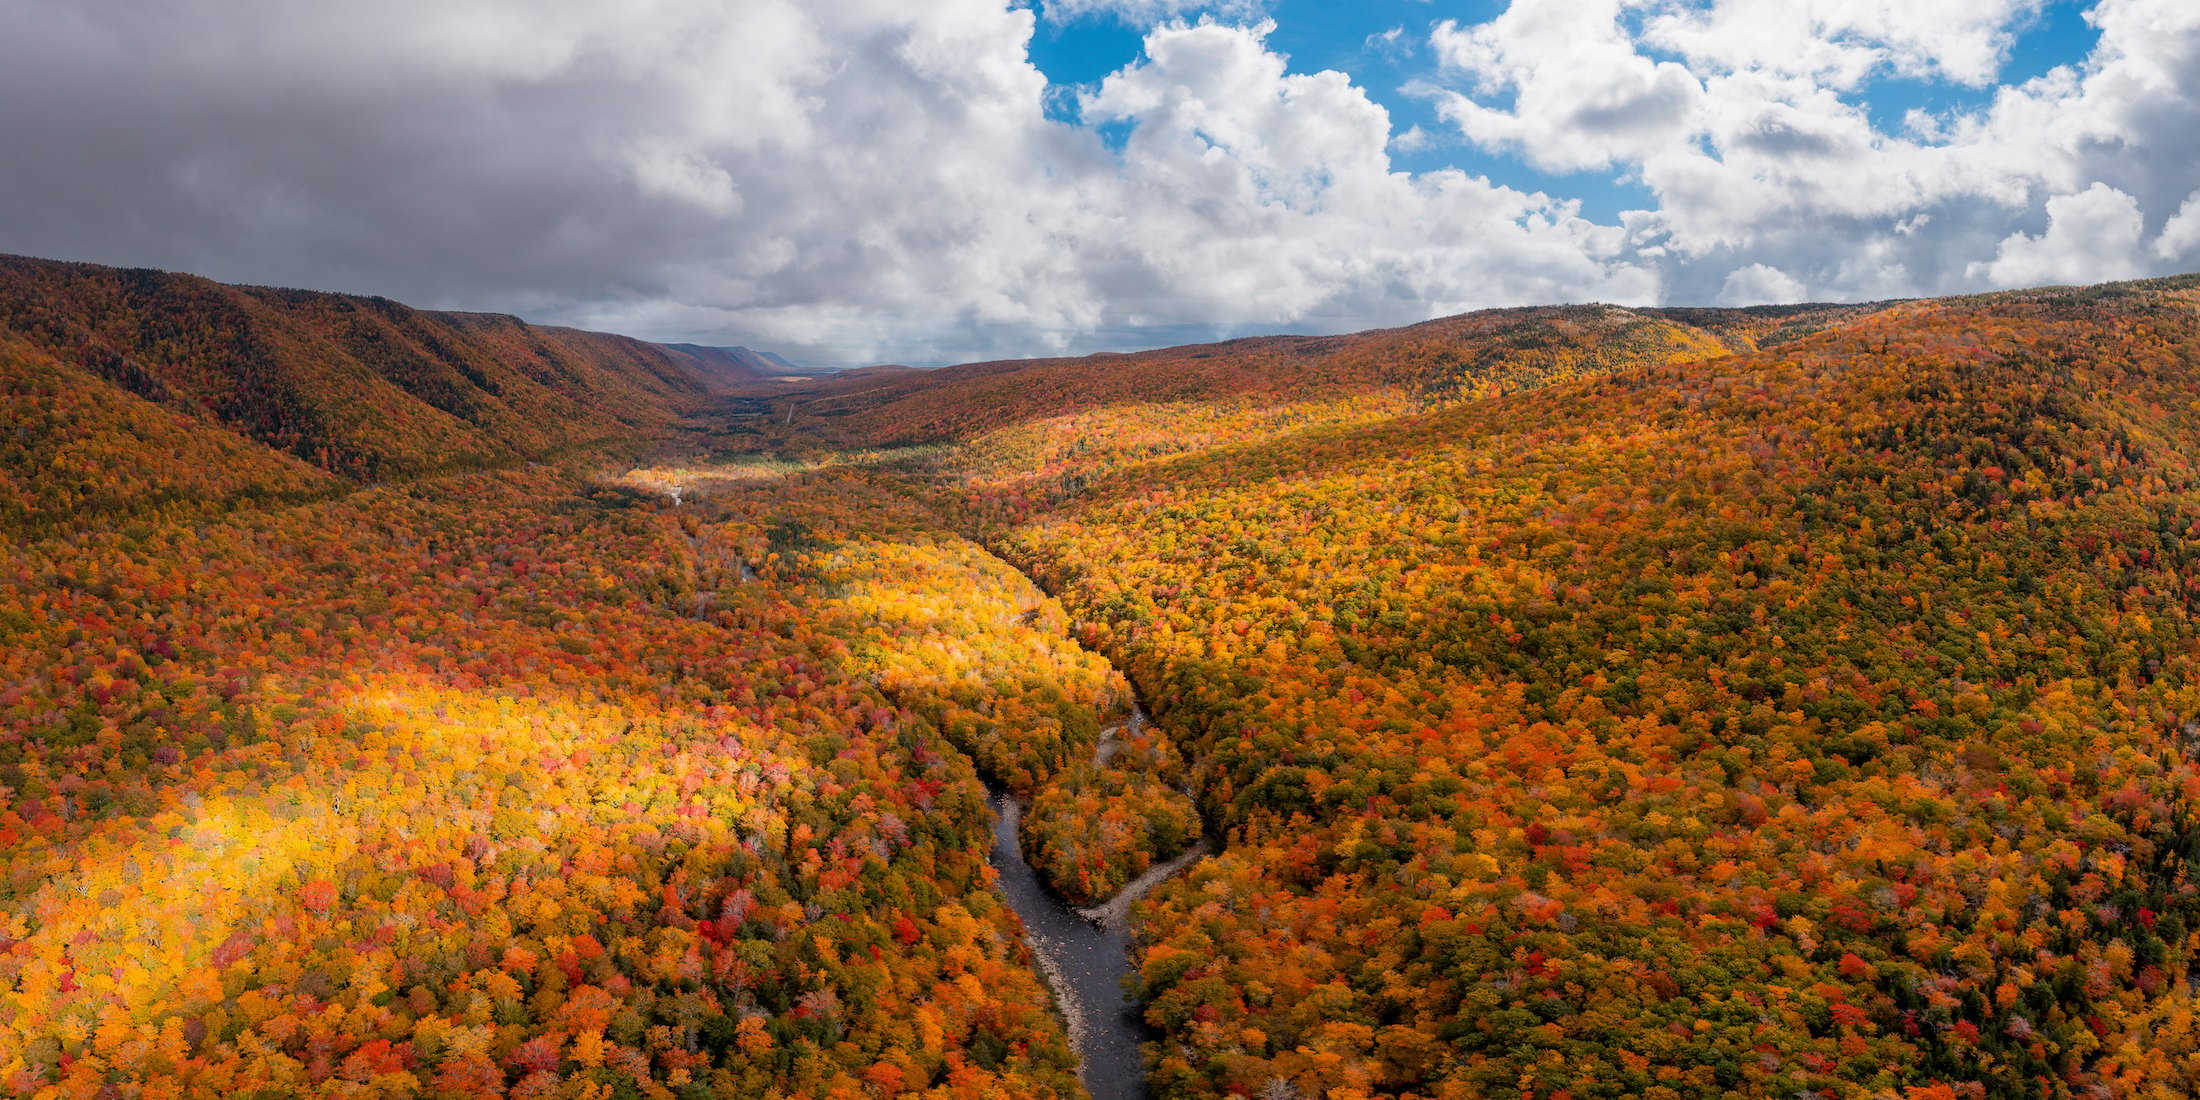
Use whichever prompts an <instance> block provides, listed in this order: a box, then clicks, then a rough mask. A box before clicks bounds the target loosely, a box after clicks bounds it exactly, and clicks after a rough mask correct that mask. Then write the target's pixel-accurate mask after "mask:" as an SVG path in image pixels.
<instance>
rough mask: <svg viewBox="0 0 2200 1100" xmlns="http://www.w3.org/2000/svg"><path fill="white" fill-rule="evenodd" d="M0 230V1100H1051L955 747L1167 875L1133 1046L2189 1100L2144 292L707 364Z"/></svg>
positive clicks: (1564, 314)
mask: <svg viewBox="0 0 2200 1100" xmlns="http://www.w3.org/2000/svg"><path fill="white" fill-rule="evenodd" d="M0 272H4V273H5V274H6V277H7V278H8V279H10V280H13V281H12V282H10V283H9V284H8V287H9V288H10V289H8V290H7V293H6V294H5V295H4V296H0V303H5V304H4V305H0V311H4V312H0V316H4V317H5V318H7V320H6V323H5V325H4V326H0V367H4V369H5V370H6V371H7V374H6V378H7V389H6V390H5V401H6V405H5V408H6V411H7V413H8V414H9V423H10V424H12V425H13V426H14V427H13V439H14V442H15V446H14V447H12V448H11V449H10V450H9V451H8V452H7V453H8V459H7V465H6V470H7V476H8V478H9V479H10V480H9V481H8V482H7V490H8V492H7V495H6V496H5V497H4V498H0V502H4V504H5V506H6V507H8V508H10V509H12V511H10V512H8V513H7V515H8V517H9V520H8V522H9V523H10V525H11V533H10V537H9V538H8V539H6V540H0V552H4V554H5V558H4V559H0V789H4V794H0V1080H4V1081H5V1083H6V1087H7V1088H9V1089H10V1090H12V1091H16V1092H21V1093H26V1094H32V1095H54V1096H60V1095H70V1094H81V1095H99V1094H101V1092H102V1090H108V1089H113V1090H117V1091H122V1090H125V1089H126V1088H134V1087H137V1086H138V1085H139V1084H141V1083H142V1084H146V1085H147V1086H148V1092H150V1091H151V1090H150V1086H151V1084H152V1083H155V1082H158V1083H160V1084H161V1085H162V1086H163V1087H167V1088H169V1089H170V1090H171V1092H172V1093H173V1094H177V1095H194V1096H199V1095H203V1096H223V1095H244V1094H255V1093H257V1094H263V1095H278V1094H279V1095H312V1096H348V1095H368V1094H378V1095H422V1094H427V1095H447V1096H489V1095H514V1096H518V1095H528V1096H533V1095H545V1096H555V1095H566V1094H573V1095H580V1094H583V1093H584V1092H585V1093H587V1094H591V1095H612V1096H616V1095H636V1096H657V1095H670V1096H675V1097H681V1098H683V1100H689V1098H693V1097H701V1096H716V1097H731V1096H751V1095H756V1096H767V1095H770V1096H785V1097H814V1098H823V1097H842V1096H845V1097H856V1096H919V1097H925V1098H927V1100H938V1098H942V1097H964V1096H968V1097H979V1096H1019V1097H1021V1096H1037V1097H1046V1096H1056V1097H1066V1098H1075V1097H1078V1096H1080V1095H1082V1094H1083V1091H1084V1086H1083V1085H1081V1084H1080V1083H1079V1081H1078V1079H1077V1077H1076V1063H1075V1052H1076V1050H1077V1049H1078V1048H1077V1045H1076V1044H1077V1043H1078V1041H1079V1040H1078V1036H1077V1033H1076V1031H1075V1029H1073V1028H1071V1027H1069V1026H1068V1025H1066V1024H1065V1023H1064V1021H1063V1018H1062V1015H1063V1014H1061V1013H1059V1012H1058V1011H1056V1010H1057V1009H1061V1008H1064V1007H1069V1008H1074V1007H1076V1006H1075V1005H1068V1004H1066V1003H1065V999H1066V998H1067V997H1068V996H1069V995H1068V994H1067V993H1066V992H1065V989H1066V987H1064V986H1062V985H1060V984H1059V983H1057V984H1055V985H1054V986H1053V987H1052V991H1051V992H1050V991H1049V985H1048V984H1047V983H1046V982H1044V981H1043V980H1042V979H1041V977H1040V976H1039V974H1038V970H1039V969H1040V968H1041V967H1042V965H1043V960H1044V955H1043V951H1044V949H1045V945H1039V944H1034V943H1032V942H1031V941H1029V940H1028V939H1026V938H1025V935H1024V928H1025V926H1024V924H1023V922H1022V921H1021V919H1020V918H1019V917H1018V916H1017V914H1016V913H1015V912H1014V911H1013V910H1012V909H1011V908H1010V905H1009V902H1008V901H1006V900H1005V899H1004V896H1003V895H1002V894H1001V893H1000V891H999V889H998V887H997V881H996V879H995V877H994V876H993V873H992V872H991V871H989V870H988V868H987V866H986V852H987V848H988V843H989V833H988V828H989V826H990V825H991V824H992V822H991V819H990V811H989V810H988V809H987V804H986V798H987V797H988V792H987V786H986V784H987V783H990V784H991V785H992V788H993V790H994V791H995V792H996V795H997V797H1000V798H1004V799H1005V798H1025V799H1028V800H1029V810H1028V813H1027V814H1026V815H1025V816H1024V818H1023V821H1024V825H1023V828H1022V831H1021V833H1020V837H1019V842H1020V844H1021V845H1022V848H1023V854H1024V855H1025V857H1026V858H1027V859H1028V861H1029V862H1030V863H1031V864H1032V865H1033V867H1034V868H1036V869H1037V871H1038V872H1039V874H1040V875H1041V876H1042V877H1043V879H1044V880H1045V881H1046V882H1047V883H1048V884H1049V885H1050V886H1051V887H1052V888H1053V889H1054V890H1055V891H1057V892H1059V893H1060V894H1062V895H1063V896H1065V897H1067V898H1070V899H1072V900H1074V901H1076V902H1078V903H1080V904H1081V903H1084V902H1087V901H1097V900H1099V899H1100V898H1103V897H1105V896H1107V895H1108V894H1110V893H1111V892H1113V891H1114V890H1116V889H1117V888H1118V887H1120V886H1121V884H1123V883H1124V882H1126V881H1129V880H1131V879H1133V878H1135V877H1136V876H1137V875H1138V874H1140V873H1141V872H1143V871H1145V870H1147V869H1148V868H1149V867H1152V866H1154V865H1157V864H1160V863H1161V862H1162V861H1164V860H1166V859H1169V858H1170V857H1172V856H1176V855H1178V854H1179V851H1180V850H1184V851H1188V852H1189V853H1190V854H1189V855H1186V856H1185V857H1184V858H1186V859H1189V860H1191V862H1190V864H1189V866H1188V868H1187V869H1186V870H1184V871H1183V872H1182V873H1181V874H1180V875H1178V876H1176V877H1174V878H1172V879H1169V880H1168V881H1166V882H1163V883H1162V884H1161V885H1159V886H1158V887H1157V888H1156V889H1155V892H1154V893H1152V894H1151V895H1149V896H1148V897H1147V898H1146V899H1145V900H1144V901H1141V902H1139V903H1138V904H1136V905H1130V906H1128V909H1129V912H1130V936H1131V942H1132V945H1133V949H1132V950H1133V953H1132V957H1131V960H1130V962H1131V965H1132V968H1133V970H1134V972H1135V978H1134V980H1133V985H1134V986H1135V988H1134V989H1133V990H1132V993H1133V996H1134V997H1135V998H1136V1001H1137V1003H1138V1006H1139V1009H1140V1011H1141V1012H1142V1013H1143V1017H1144V1019H1145V1021H1146V1022H1147V1024H1148V1025H1149V1026H1150V1027H1151V1028H1152V1029H1153V1031H1152V1042H1151V1043H1150V1044H1149V1045H1148V1046H1147V1048H1146V1050H1147V1064H1148V1068H1149V1069H1150V1076H1149V1078H1148V1080H1147V1084H1146V1087H1147V1089H1148V1091H1149V1093H1150V1095H1153V1096H1156V1097H1166V1098H1169V1100H1208V1098H1220V1097H1232V1096H1259V1097H1266V1098H1291V1097H1300V1098H1310V1097H1325V1098H1333V1100H1350V1098H1360V1097H1378V1096H1379V1097H1392V1098H1397V1100H1408V1098H1411V1100H1457V1098H1465V1097H1506V1098H1520V1100H1527V1098H1531V1097H1532V1098H1535V1100H1562V1098H1573V1100H1589V1098H1601V1097H1613V1098H1617V1097H1655V1098H1658V1100H1675V1098H1679V1097H1689V1098H1696V1097H1702V1098H1722V1100H1723V1098H1726V1097H1740V1096H1779V1097H1803V1096H1810V1097H1830V1096H1842V1097H1860V1098H1862V1097H1870V1098H1880V1097H1893V1098H1899V1100H1957V1098H1983V1097H1989V1096H1991V1097H2018V1096H2068V1097H2080V1096H2098V1095H2126V1096H2148V1097H2152V1096H2164V1097H2166V1096H2181V1095H2190V1094H2191V1093H2192V1092H2193V1091H2194V1090H2195V1089H2196V1088H2200V1023H2196V1020H2200V1004H2196V1003H2195V994H2194V992H2193V990H2194V981H2195V978H2196V977H2200V975H2196V973H2195V971H2194V969H2193V966H2192V957H2193V950H2194V948H2195V947H2196V946H2200V941H2196V939H2195V937H2196V936H2200V882H2196V881H2195V880H2194V878H2193V876H2192V872H2191V863H2192V861H2193V860H2195V859H2200V825H2196V824H2195V822H2196V820H2200V809H2196V806H2195V800H2196V799H2200V614H2196V604H2195V600H2196V599H2200V595H2196V594H2200V277H2195V278H2185V279H2173V280H2160V281H2154V282H2147V283H2132V284H2116V285H2109V286H2103V287H2091V288H2051V289H2044V290H2036V291H2026V292H2021V293H2008V294H1996V295H1987V296H1980V297H1971V298H1955V299H1941V300H1930V301H1913V302H1899V303H1878V304H1872V305H1858V306H1802V307H1782V308H1777V309H1758V310H1709V309H1705V310H1693V309H1665V310H1631V309H1619V308H1615V307H1603V306H1579V307H1552V308H1543V309H1527V310H1499V311H1489V312H1484V313H1478V314H1469V315H1465V316H1462V317H1456V318H1447V319H1443V320H1439V321H1433V322H1429V323H1427V324H1424V325H1417V326H1410V327H1407V328H1403V329H1395V330H1386V331H1382V332H1372V333H1364V334H1359V335H1354V336H1340V337H1319V338H1312V337H1273V338H1265V339H1258V340H1244V341H1234V342H1230V343H1225V344H1217V345H1206V346H1200V347H1187V348H1173V349H1165V350H1160V351H1153V352H1143V353H1137V354H1132V355H1114V356H1096V357H1090V358H1085V359H1078V360H1033V361H1018V362H1004V363H988V364H974V365H970V366H964V367H955V368H948V369H945V370H940V371H927V372H911V371H868V372H851V373H850V374H847V375H842V376H837V377H831V378H822V379H815V380H808V381H803V382H799V383H792V384H785V385H781V386H777V387H775V388H772V389H770V390H769V391H765V390H756V389H741V390H739V392H734V390H735V387H731V386H729V385H728V384H727V376H726V375H724V374H711V373H709V371H710V370H712V369H716V368H712V367H711V366H710V364H708V363H704V362H701V361H699V360H698V358H697V356H698V354H699V353H697V352H695V351H693V350H686V349H680V348H671V349H667V348H662V347H659V346H657V345H649V344H643V343H640V342H638V341H631V340H626V339H624V338H620V337H611V336H601V335H595V334H585V333H574V332H568V331H564V330H552V329H540V328H536V327H533V326H527V325H524V324H522V323H520V322H517V321H514V320H511V319H509V318H495V317H483V316H477V315H465V314H425V313H416V312H413V311H409V310H405V309H404V308H403V307H399V306H395V305H392V304H390V303H382V302H377V301H375V300H371V299H354V298H346V297H342V296H333V295H303V294H297V293H294V292H282V291H265V290H249V289H239V288H229V287H221V286H218V285H216V284H211V283H206V282H204V281H203V280H194V279H191V278H189V277H186V276H158V275H152V274H148V273H133V272H116V271H110V270H107V269H94V268H81V267H74V266H70V265H57V264H44V263H39V262H31V261H11V262H10V263H8V264H6V265H0ZM760 406H768V408H769V410H770V411H769V413H768V414H766V413H764V412H762V411H761V409H760ZM645 450H646V451H651V452H652V453H650V454H648V455H647V456H646V457H645V458H643V459H642V460H640V461H639V462H636V461H633V460H631V458H630V456H633V455H637V454H641V453H642V452H644V451H645ZM169 456H173V457H169ZM553 456H564V457H569V458H570V459H571V461H557V462H540V463H538V462H531V461H528V460H529V459H535V458H549V457H553ZM163 502H173V503H175V504H176V505H177V506H176V507H169V506H167V504H166V503H163ZM185 505H188V507H186V506H185ZM1141 704H1142V706H1143V710H1142V709H1141ZM1145 710H1150V712H1151V715H1152V722H1151V724H1150V725H1148V724H1146V723H1145V722H1144V721H1143V719H1142V717H1141V716H1142V715H1143V713H1144V711H1145ZM1202 837H1203V838H1205V839H1204V843H1205V844H1207V845H1209V847H1207V848H1191V847H1189V846H1190V845H1191V844H1192V843H1193V842H1194V839H1195V838H1202ZM1203 852H1204V853H1208V854H1205V855H1204V856H1202V853H1203ZM1086 1007H1087V1008H1093V1007H1094V1006H1091V1005H1087V1006H1086ZM1072 1015H1074V1014H1072Z"/></svg>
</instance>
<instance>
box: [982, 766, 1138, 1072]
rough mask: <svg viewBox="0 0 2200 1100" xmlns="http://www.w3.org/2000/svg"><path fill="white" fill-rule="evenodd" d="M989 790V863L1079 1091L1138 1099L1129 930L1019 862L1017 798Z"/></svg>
mask: <svg viewBox="0 0 2200 1100" xmlns="http://www.w3.org/2000/svg"><path fill="white" fill-rule="evenodd" d="M992 797H993V814H994V820H993V869H994V870H995V871H997V872H999V873H1000V881H1001V893H1002V894H1003V895H1005V896H1006V897H1007V898H1008V905H1009V908H1011V909H1014V910H1015V911H1016V915H1017V916H1019V917H1022V918H1023V921H1024V933H1025V937H1026V938H1027V939H1028V940H1029V942H1030V943H1031V950H1032V953H1033V954H1036V955H1037V956H1039V960H1038V961H1039V969H1040V971H1041V972H1042V973H1044V974H1045V975H1046V979H1047V984H1048V985H1049V986H1050V987H1052V988H1053V990H1054V996H1055V1001H1056V1004H1057V1005H1058V1006H1059V1007H1060V1008H1061V1010H1062V1016H1063V1019H1064V1020H1065V1021H1067V1022H1068V1024H1069V1032H1070V1045H1071V1046H1072V1047H1074V1048H1075V1049H1076V1051H1077V1054H1078V1056H1079V1057H1080V1058H1081V1059H1082V1065H1081V1066H1080V1067H1079V1071H1078V1072H1079V1075H1080V1077H1081V1078H1082V1079H1083V1080H1084V1082H1085V1088H1086V1090H1087V1091H1089V1092H1091V1093H1092V1100H1144V1098H1145V1096H1146V1068H1145V1063H1144V1062H1143V1061H1141V1060H1140V1058H1139V1051H1138V1048H1139V1044H1141V1043H1143V1042H1145V1041H1146V1040H1148V1039H1150V1038H1153V1032H1152V1030H1151V1029H1149V1028H1148V1027H1147V1026H1146V1022H1145V1020H1144V1019H1142V1018H1141V1017H1140V1016H1139V1012H1138V1008H1137V1006H1136V1005H1135V1004H1133V1003H1132V1002H1131V1001H1130V1000H1128V999H1127V998H1125V997H1124V995H1123V986H1122V979H1123V975H1124V974H1126V973H1128V972H1129V970H1130V948H1131V941H1130V936H1129V934H1128V933H1127V932H1125V931H1123V930H1121V929H1119V928H1108V927H1103V926H1101V925H1100V924H1098V923H1095V922H1094V921H1092V920H1089V919H1087V918H1086V917H1084V916H1082V915H1080V914H1079V913H1078V912H1077V910H1075V909H1073V908H1071V907H1070V905H1069V903H1067V902H1065V901H1063V900H1062V899H1061V898H1059V897H1056V896H1055V895H1054V893H1053V892H1052V891H1049V890H1048V889H1047V888H1046V885H1045V884H1044V883H1042V882H1040V881H1039V873H1038V872H1037V871H1034V870H1032V869H1031V865H1030V864H1028V863H1025V862H1024V855H1023V850H1022V848H1021V846H1020V845H1019V844H1018V843H1017V840H1016V829H1017V826H1018V825H1019V824H1021V823H1022V821H1023V816H1024V808H1023V805H1022V804H1021V803H1019V802H1017V801H1016V799H1014V798H1013V797H1011V796H1010V795H1009V794H1008V792H1006V791H1003V790H995V791H993V794H992Z"/></svg>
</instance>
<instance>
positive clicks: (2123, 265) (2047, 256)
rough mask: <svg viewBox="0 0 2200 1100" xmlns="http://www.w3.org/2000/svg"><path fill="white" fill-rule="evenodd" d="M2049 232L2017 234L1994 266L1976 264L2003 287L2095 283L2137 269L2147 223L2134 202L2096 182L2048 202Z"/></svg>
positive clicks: (1976, 271) (1976, 269)
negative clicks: (2135, 263)
mask: <svg viewBox="0 0 2200 1100" xmlns="http://www.w3.org/2000/svg"><path fill="white" fill-rule="evenodd" d="M2047 219H2048V221H2047V232H2045V233H2043V234H2041V235H2039V236H2037V237H2032V236H2027V235H2025V234H2023V233H2012V234H2010V235H2009V239H2007V240H2005V241H2003V242H2001V250H2000V252H1999V253H1998V254H1997V255H1996V256H1995V257H1994V259H1993V260H1992V261H1991V262H1980V263H1974V264H1972V265H1971V273H1972V274H1973V275H1983V276H1984V277H1986V278H1987V279H1988V280H1990V281H1992V282H1994V283H1996V284H1998V285H2001V286H2031V285H2035V284H2040V283H2056V282H2063V283H2090V282H2099V281H2102V280H2107V279H2114V278H2116V277H2118V276H2119V275H2123V274H2125V273H2127V272H2129V271H2130V270H2131V264H2132V257H2133V256H2135V255H2137V254H2138V252H2139V235H2140V233H2141V232H2142V231H2143V230H2144V229H2145V227H2146V223H2145V221H2144V220H2143V219H2142V217H2141V216H2140V214H2139V204H2138V203H2137V202H2135V201H2133V199H2132V197H2131V196H2129V195H2126V194H2124V193H2123V192H2121V191H2118V190H2116V189H2115V188H2113V187H2110V186H2108V185H2107V184H2105V183H2096V184H2094V185H2093V186H2091V187H2088V188H2086V189H2085V190H2083V191H2081V192H2078V193H2077V194H2075V195H2057V196H2055V197H2054V198H2051V199H2049V200H2047Z"/></svg>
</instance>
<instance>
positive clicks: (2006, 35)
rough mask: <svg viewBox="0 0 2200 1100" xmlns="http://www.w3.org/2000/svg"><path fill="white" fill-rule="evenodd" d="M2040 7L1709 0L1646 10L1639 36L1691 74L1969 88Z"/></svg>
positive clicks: (1988, 0) (1969, 1)
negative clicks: (1883, 78) (1873, 77)
mask: <svg viewBox="0 0 2200 1100" xmlns="http://www.w3.org/2000/svg"><path fill="white" fill-rule="evenodd" d="M2042 3H2043V0H1714V2H1713V3H1711V4H1709V5H1708V6H1702V7H1698V6H1693V5H1658V6H1655V7H1652V14H1651V15H1650V17H1649V19H1648V20H1647V23H1646V27H1645V34H1644V38H1645V39H1646V40H1647V41H1649V42H1650V43H1652V44H1654V45H1656V46H1658V47H1660V48H1663V49H1667V50H1671V51H1673V52H1676V53H1679V54H1682V55H1683V56H1685V57H1686V58H1687V59H1688V61H1689V65H1690V67H1691V68H1695V69H1698V70H1700V71H1716V72H1730V73H1731V72H1741V71H1745V70H1746V71H1755V72H1763V73H1770V74H1774V75H1778V76H1783V77H1788V76H1800V77H1809V78H1811V79H1813V80H1815V81H1817V82H1818V83H1820V84H1822V85H1824V86H1827V87H1831V88H1839V89H1849V88H1854V87H1856V86H1857V85H1858V84H1859V83H1861V82H1862V81H1863V80H1864V78H1865V77H1866V76H1867V75H1869V74H1870V73H1872V72H1874V71H1891V72H1894V73H1897V74H1899V75H1902V76H1906V77H1913V78H1921V79H1924V78H1930V79H1946V80H1952V81H1955V82H1957V83H1959V84H1965V85H1970V86H1973V87H1978V86H1983V85H1985V84H1988V83H1990V82H1992V80H1993V79H1994V77H1995V74H1996V73H1997V72H1998V71H1999V70H2000V68H2001V64H2002V60H2003V59H2004V57H2006V55H2007V54H2008V52H2009V47H2010V45H2011V44H2012V42H2013V40H2014V37H2015V36H2014V33H2013V30H2014V27H2015V26H2016V24H2017V23H2018V22H2019V21H2020V20H2022V19H2024V18H2026V17H2028V16H2031V15H2032V14H2034V13H2036V12H2037V11H2038V10H2039V8H2040V7H2041V5H2042ZM1644 6H1649V5H1644Z"/></svg>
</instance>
